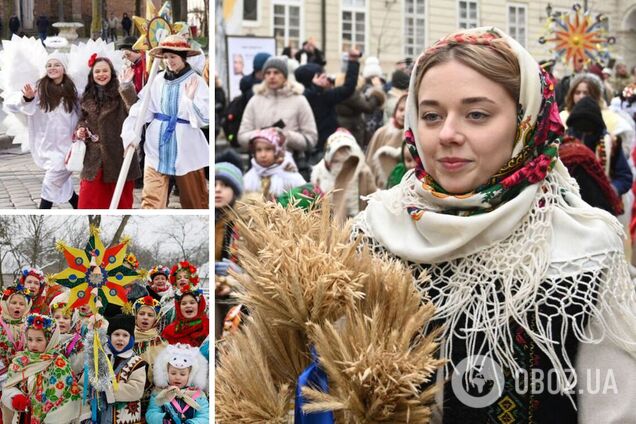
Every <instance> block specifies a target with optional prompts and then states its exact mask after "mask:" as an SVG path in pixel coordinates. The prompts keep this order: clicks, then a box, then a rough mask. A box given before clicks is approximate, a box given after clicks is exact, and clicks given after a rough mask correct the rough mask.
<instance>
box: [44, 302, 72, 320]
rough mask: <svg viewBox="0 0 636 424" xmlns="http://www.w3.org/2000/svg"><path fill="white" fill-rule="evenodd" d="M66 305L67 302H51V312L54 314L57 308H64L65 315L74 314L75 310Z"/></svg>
mask: <svg viewBox="0 0 636 424" xmlns="http://www.w3.org/2000/svg"><path fill="white" fill-rule="evenodd" d="M66 305H68V303H67V302H61V301H60V302H55V303H52V304H51V308H50V309H51V314H54V313H55V311H57V310H60V309H61V310H62V313H63V314H64V316H67V317H69V316H71V315H73V310H72V309H71V308H66Z"/></svg>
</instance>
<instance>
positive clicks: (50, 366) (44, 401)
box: [2, 314, 81, 424]
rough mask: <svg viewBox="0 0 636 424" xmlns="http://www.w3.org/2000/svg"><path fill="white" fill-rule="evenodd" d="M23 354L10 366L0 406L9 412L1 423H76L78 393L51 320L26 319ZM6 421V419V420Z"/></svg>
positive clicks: (43, 316)
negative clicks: (9, 415)
mask: <svg viewBox="0 0 636 424" xmlns="http://www.w3.org/2000/svg"><path fill="white" fill-rule="evenodd" d="M25 333H26V350H24V351H22V352H19V353H18V354H17V355H16V357H15V358H14V359H13V361H12V362H11V366H10V367H9V373H8V376H7V380H6V381H5V383H4V387H3V390H2V404H3V406H4V407H5V408H8V409H9V410H10V411H11V412H12V414H11V415H12V416H11V417H10V421H8V420H5V419H4V417H3V422H4V423H15V424H40V423H51V424H54V423H72V422H76V420H77V418H78V416H79V411H80V401H81V389H80V387H79V385H78V383H77V381H76V379H75V377H74V376H73V372H72V371H71V366H70V364H69V361H68V359H67V358H66V356H65V355H64V354H63V353H62V351H61V349H60V333H59V330H58V328H57V324H56V322H55V320H54V319H53V318H51V317H49V316H46V315H40V314H31V315H29V316H28V317H27V319H26V332H25ZM7 418H9V417H7Z"/></svg>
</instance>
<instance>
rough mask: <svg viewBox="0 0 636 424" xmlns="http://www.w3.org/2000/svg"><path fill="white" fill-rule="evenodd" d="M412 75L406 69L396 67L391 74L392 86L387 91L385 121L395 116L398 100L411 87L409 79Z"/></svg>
mask: <svg viewBox="0 0 636 424" xmlns="http://www.w3.org/2000/svg"><path fill="white" fill-rule="evenodd" d="M410 78H411V77H410V76H409V74H407V73H406V72H404V71H400V70H399V69H396V70H395V71H394V72H393V75H391V88H390V89H389V91H388V92H387V93H386V102H384V122H385V123H387V122H389V120H390V119H391V117H393V112H394V111H395V104H396V103H397V102H398V100H399V99H400V98H401V97H402V96H404V95H406V93H407V90H408V88H409V79H410Z"/></svg>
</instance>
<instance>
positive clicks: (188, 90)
mask: <svg viewBox="0 0 636 424" xmlns="http://www.w3.org/2000/svg"><path fill="white" fill-rule="evenodd" d="M198 86H199V80H198V79H196V78H190V79H189V80H188V81H187V82H186V83H185V94H186V96H188V98H189V99H190V100H194V95H195V94H196V92H197V87H198Z"/></svg>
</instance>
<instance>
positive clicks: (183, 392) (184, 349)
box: [146, 343, 210, 424]
mask: <svg viewBox="0 0 636 424" xmlns="http://www.w3.org/2000/svg"><path fill="white" fill-rule="evenodd" d="M154 381H155V386H156V390H155V392H154V393H153V395H152V397H151V398H150V405H149V407H148V412H146V422H147V423H148V424H168V423H170V424H181V423H188V424H208V423H209V422H210V411H209V403H208V400H207V398H206V396H205V391H206V388H207V382H208V364H207V361H206V360H205V358H204V357H203V356H202V355H201V353H200V352H199V349H197V348H194V347H191V346H188V345H184V344H179V343H178V344H175V345H169V346H168V347H166V348H165V349H164V350H163V351H162V352H161V353H160V354H159V356H157V359H156V360H155V368H154Z"/></svg>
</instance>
